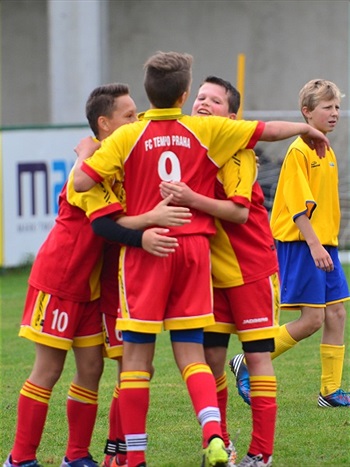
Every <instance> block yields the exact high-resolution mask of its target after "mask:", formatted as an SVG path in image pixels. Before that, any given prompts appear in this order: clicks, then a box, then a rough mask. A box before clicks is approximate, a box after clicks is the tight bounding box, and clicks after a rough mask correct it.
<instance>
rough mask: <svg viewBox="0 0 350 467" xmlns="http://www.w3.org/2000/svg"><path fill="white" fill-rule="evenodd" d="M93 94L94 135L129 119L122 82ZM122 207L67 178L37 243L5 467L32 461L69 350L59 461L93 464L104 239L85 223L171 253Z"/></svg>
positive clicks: (162, 211)
mask: <svg viewBox="0 0 350 467" xmlns="http://www.w3.org/2000/svg"><path fill="white" fill-rule="evenodd" d="M94 92H95V94H97V99H98V100H99V103H100V105H98V104H96V102H95V104H94V112H95V113H92V115H91V118H92V120H93V121H94V125H93V124H92V122H91V121H90V119H89V121H90V123H91V126H92V128H93V130H94V131H95V132H96V135H97V136H98V137H99V138H101V139H103V138H104V137H105V136H106V135H107V134H109V133H110V132H111V131H113V130H114V129H115V128H118V127H119V126H121V125H123V124H126V123H130V122H133V121H135V120H136V118H137V117H136V107H135V103H134V101H133V100H132V99H131V97H130V95H129V89H128V87H127V86H126V85H123V84H112V85H108V86H105V87H101V88H98V89H97V90H95V91H94ZM106 101H107V102H106ZM87 110H88V109H87ZM89 114H90V112H89V111H88V115H89ZM184 209H185V208H184ZM122 212H123V207H122V206H121V205H120V203H119V201H118V199H117V198H116V196H115V194H114V192H113V190H112V187H111V186H110V184H109V183H104V184H99V185H97V186H96V187H94V189H93V190H92V191H91V192H89V193H84V194H78V193H76V192H74V189H73V186H72V178H70V179H69V181H68V183H67V184H66V185H65V186H64V188H63V189H62V192H61V193H60V198H59V213H58V217H57V219H56V223H55V226H54V227H53V229H52V230H51V232H50V234H49V236H48V238H47V239H46V241H45V242H44V243H43V245H42V246H41V248H40V250H39V252H38V255H37V257H36V259H35V261H34V264H33V267H32V270H31V274H30V277H29V289H28V294H27V300H26V304H25V309H24V314H23V320H22V325H21V329H20V336H22V337H26V338H28V339H30V340H32V341H34V342H35V352H36V356H35V362H34V366H33V369H32V372H31V374H30V376H29V377H28V379H27V380H26V382H25V383H24V385H23V387H22V389H21V391H20V396H19V401H18V414H17V430H16V435H15V441H14V445H13V447H12V450H11V454H10V455H9V457H8V459H7V460H6V461H5V463H4V466H5V467H12V466H17V465H21V466H22V467H37V466H39V463H38V461H37V460H36V451H37V448H38V446H39V443H40V440H41V436H42V432H43V429H44V425H45V421H46V416H47V411H48V404H49V400H50V396H51V393H52V390H53V387H54V385H55V384H56V382H57V381H58V379H59V377H60V375H61V373H62V371H63V367H64V362H65V358H66V354H67V351H68V350H69V349H70V348H73V350H74V354H75V360H76V368H77V372H76V375H75V377H74V380H73V382H72V384H71V386H70V389H69V393H68V401H67V416H68V425H69V439H68V445H67V451H66V456H65V459H64V461H63V463H62V465H63V466H68V467H81V466H87V467H96V463H95V462H94V461H93V460H92V458H91V456H90V455H89V452H88V448H89V445H90V440H91V435H92V431H93V427H94V423H95V418H96V413H97V390H98V383H99V379H100V376H101V373H102V370H103V359H102V343H103V335H102V328H101V314H100V301H99V295H100V285H99V276H100V270H101V265H102V251H103V247H104V245H105V243H106V242H105V240H104V239H103V238H102V237H100V236H98V235H96V234H94V232H93V229H92V228H91V225H93V228H95V230H96V231H101V229H102V230H103V226H104V223H105V222H107V223H108V224H109V223H111V224H112V228H113V235H114V236H115V238H110V240H119V241H121V242H124V243H129V244H132V245H135V246H137V247H140V246H143V247H144V248H145V249H146V250H147V251H149V252H150V253H153V254H155V255H160V256H161V257H162V256H163V255H167V254H171V253H173V251H174V249H175V248H176V246H177V241H176V239H174V238H172V239H170V241H168V239H167V237H165V236H164V235H162V234H164V233H165V232H166V231H167V230H166V229H159V228H154V229H149V230H147V231H145V232H142V231H134V230H130V229H125V228H123V227H121V226H118V225H117V224H116V223H115V221H114V218H115V216H116V215H120V214H121V213H122ZM181 212H182V213H183V212H184V210H183V209H181V210H180V211H177V212H175V211H173V208H172V207H169V206H167V203H165V204H164V205H163V206H158V207H157V208H156V209H155V210H153V212H151V213H146V214H144V215H143V217H142V218H141V221H142V222H141V224H140V226H141V227H142V226H147V225H149V224H151V225H154V224H157V223H160V225H163V223H164V222H165V223H170V224H172V223H173V222H176V220H179V222H180V223H182V222H183V220H182V219H179V218H181V216H182V213H181ZM106 216H107V217H106ZM101 220H102V221H103V222H102V226H101V225H100V221H101ZM128 220H131V221H132V219H128ZM109 221H110V222H109ZM134 221H135V219H134ZM136 221H138V222H139V221H140V219H136ZM185 222H187V220H185ZM134 226H135V227H137V224H135V225H134ZM114 325H115V319H114Z"/></svg>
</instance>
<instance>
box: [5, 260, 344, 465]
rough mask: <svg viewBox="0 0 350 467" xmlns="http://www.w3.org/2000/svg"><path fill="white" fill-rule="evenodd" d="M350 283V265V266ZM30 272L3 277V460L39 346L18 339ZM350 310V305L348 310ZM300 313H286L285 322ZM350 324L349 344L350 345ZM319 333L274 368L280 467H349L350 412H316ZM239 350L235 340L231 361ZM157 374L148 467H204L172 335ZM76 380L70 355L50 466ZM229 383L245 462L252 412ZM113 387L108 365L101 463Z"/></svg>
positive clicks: (52, 431) (46, 459) (46, 438)
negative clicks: (71, 383)
mask: <svg viewBox="0 0 350 467" xmlns="http://www.w3.org/2000/svg"><path fill="white" fill-rule="evenodd" d="M346 271H347V275H348V278H350V267H349V265H347V266H346ZM28 272H29V270H28V269H16V270H6V271H3V272H2V274H1V276H0V290H1V327H0V330H1V444H0V462H1V461H3V460H4V459H5V458H6V456H7V454H8V452H9V450H10V449H11V446H12V442H13V437H14V432H15V424H16V408H17V398H18V393H19V390H20V388H21V387H22V384H23V382H24V381H25V379H26V378H27V377H28V375H29V373H30V371H31V368H32V364H33V361H34V345H33V344H32V343H30V342H29V341H27V340H25V339H21V338H19V337H17V334H18V329H19V324H20V320H21V314H22V307H23V303H24V298H25V293H26V287H27V284H26V281H27V277H28ZM347 309H348V310H349V311H350V307H349V306H347ZM296 316H298V314H297V313H294V312H293V313H292V312H283V313H282V315H281V322H282V323H283V322H286V321H290V320H291V319H293V318H295V317H296ZM349 323H350V320H348V322H347V332H346V341H347V343H348V342H349V336H350V332H349V330H350V325H349ZM320 336H321V334H320V332H318V333H316V334H315V335H313V336H311V337H310V338H309V339H307V340H305V341H304V342H301V343H300V344H299V345H297V346H296V347H295V348H294V349H293V350H292V351H290V352H287V353H286V354H285V355H283V356H281V357H280V358H278V359H276V360H275V362H274V366H275V371H276V375H277V381H278V405H279V410H278V421H277V429H276V443H275V454H274V467H292V466H297V467H299V466H300V467H301V466H303V467H304V466H306V467H314V466H332V467H337V466H342V465H344V466H350V411H349V409H347V408H337V409H321V408H318V407H317V396H318V391H319V381H320V360H319V342H320ZM238 352H240V345H239V344H238V341H237V340H236V338H235V337H234V336H233V337H232V339H231V343H230V349H229V355H230V356H233V355H234V354H235V353H238ZM349 356H350V355H349V347H348V348H347V351H346V362H345V367H344V373H343V389H344V390H346V391H349V386H350V375H349V373H350V366H349ZM155 367H156V372H155V375H154V378H153V381H152V384H151V408H150V412H149V422H148V433H149V447H148V454H147V459H148V463H147V465H148V466H149V467H199V466H200V464H201V446H200V429H199V426H198V424H197V422H196V419H195V416H194V413H193V410H192V406H191V403H190V400H189V398H188V395H187V391H186V389H185V385H184V383H183V382H182V380H181V377H180V375H179V373H178V370H177V368H176V367H175V363H174V362H173V358H172V354H171V350H170V345H169V335H168V333H163V334H161V335H160V336H159V337H158V339H157V351H156V357H155ZM73 374H74V362H73V359H72V354H71V353H69V355H68V358H67V362H66V368H65V371H64V373H63V375H62V377H61V379H60V381H59V382H58V383H57V385H56V387H55V389H54V391H53V395H52V398H51V403H50V410H49V415H48V419H47V423H46V428H45V431H44V435H43V438H42V443H41V446H40V449H39V451H38V459H39V461H40V462H41V463H42V464H43V465H44V466H51V465H52V466H54V467H58V466H59V465H60V462H61V458H62V456H63V455H64V451H65V446H66V439H67V424H66V416H65V401H66V394H67V390H68V387H69V384H70V381H71V379H72V376H73ZM228 379H229V383H230V395H229V410H228V420H229V427H230V432H231V437H232V438H233V437H234V436H235V433H236V432H237V431H238V430H240V434H239V437H238V440H237V442H236V447H237V449H238V456H239V459H240V458H241V457H242V456H243V455H244V454H245V453H246V450H247V446H248V443H249V439H250V431H251V417H250V408H249V407H248V406H247V405H246V404H244V402H243V401H242V400H241V399H240V397H239V396H238V395H237V392H236V388H235V384H234V383H235V381H234V378H233V375H232V374H231V373H230V372H229V371H228ZM114 384H115V363H114V362H112V361H109V360H106V365H105V372H104V375H103V377H102V381H101V384H100V395H99V412H98V419H97V423H96V427H95V433H94V437H93V441H92V446H91V453H92V454H93V456H94V458H96V459H97V460H98V461H101V460H102V458H103V448H104V444H105V439H106V435H107V425H108V411H109V404H110V401H111V397H112V392H113V388H114Z"/></svg>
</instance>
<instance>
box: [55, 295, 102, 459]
mask: <svg viewBox="0 0 350 467" xmlns="http://www.w3.org/2000/svg"><path fill="white" fill-rule="evenodd" d="M73 310H74V314H75V316H76V326H75V332H74V341H73V349H74V357H75V364H76V374H75V376H74V378H73V381H72V383H71V385H70V387H69V390H68V397H67V418H68V431H69V432H68V442H67V448H66V453H65V457H64V459H63V461H62V467H83V466H85V467H90V466H91V467H96V463H95V461H93V459H92V457H91V455H90V453H89V446H90V442H91V437H92V433H93V429H94V426H95V421H96V415H97V408H98V405H97V402H98V385H99V381H100V378H101V375H102V372H103V355H102V344H103V335H102V325H101V314H100V311H99V300H95V301H93V302H87V303H77V304H76V305H75V307H74V308H73V307H72V311H73Z"/></svg>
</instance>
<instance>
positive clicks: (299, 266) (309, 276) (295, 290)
mask: <svg viewBox="0 0 350 467" xmlns="http://www.w3.org/2000/svg"><path fill="white" fill-rule="evenodd" d="M324 248H325V249H326V250H327V251H328V253H329V254H330V256H331V258H332V261H333V264H334V270H333V271H330V272H325V271H322V270H321V269H318V268H317V267H316V266H315V263H314V260H313V258H312V256H311V253H310V249H309V247H308V245H307V243H306V242H277V254H278V261H279V266H280V282H281V308H300V307H301V306H313V307H319V308H324V307H325V306H326V305H331V304H333V303H339V302H343V301H345V300H349V299H350V297H349V287H348V284H347V282H346V277H345V273H344V270H343V268H342V266H341V263H340V261H339V256H338V248H337V247H334V246H324Z"/></svg>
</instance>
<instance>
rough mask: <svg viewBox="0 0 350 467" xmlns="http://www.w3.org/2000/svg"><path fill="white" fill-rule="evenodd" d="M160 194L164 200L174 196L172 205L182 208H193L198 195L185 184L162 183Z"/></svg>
mask: <svg viewBox="0 0 350 467" xmlns="http://www.w3.org/2000/svg"><path fill="white" fill-rule="evenodd" d="M159 188H160V194H161V196H162V197H163V198H165V197H166V196H169V195H172V196H173V199H172V203H173V204H177V205H179V204H180V205H182V206H191V205H192V203H193V202H194V197H195V195H196V193H195V192H194V191H193V190H191V188H190V187H188V186H187V185H186V183H183V182H161V184H160V185H159Z"/></svg>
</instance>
